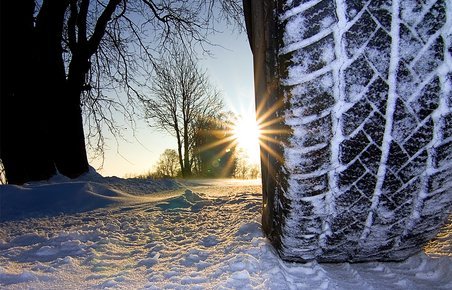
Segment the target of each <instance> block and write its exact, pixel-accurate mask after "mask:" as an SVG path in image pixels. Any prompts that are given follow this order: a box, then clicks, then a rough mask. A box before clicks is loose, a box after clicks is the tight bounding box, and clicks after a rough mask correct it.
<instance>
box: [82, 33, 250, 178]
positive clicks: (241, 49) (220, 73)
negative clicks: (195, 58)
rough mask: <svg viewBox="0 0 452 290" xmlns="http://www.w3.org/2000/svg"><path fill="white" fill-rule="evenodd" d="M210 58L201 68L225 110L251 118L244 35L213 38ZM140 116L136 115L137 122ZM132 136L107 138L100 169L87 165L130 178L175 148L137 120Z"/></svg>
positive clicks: (94, 162) (93, 162) (129, 132)
mask: <svg viewBox="0 0 452 290" xmlns="http://www.w3.org/2000/svg"><path fill="white" fill-rule="evenodd" d="M209 40H210V42H212V43H214V44H216V46H212V47H211V48H210V52H211V53H212V54H213V55H212V56H205V57H203V59H202V60H201V61H200V63H199V66H200V67H201V69H206V70H207V71H208V74H209V77H210V81H211V83H212V84H213V85H214V86H215V87H216V88H218V89H219V90H221V91H222V96H223V100H224V102H225V105H226V110H231V111H233V112H235V113H236V114H238V115H242V116H244V117H247V118H249V119H254V118H255V117H254V108H255V107H254V83H253V62H252V53H251V49H250V46H249V43H248V38H247V36H246V32H241V33H239V32H232V31H226V32H222V33H218V34H216V35H214V36H212V37H211V38H210V39H209ZM138 117H139V116H137V119H139V118H138ZM137 125H138V126H137V130H136V133H135V136H134V135H133V133H132V130H130V129H128V130H126V131H125V132H123V133H124V135H125V136H126V139H127V141H123V140H119V142H117V141H116V140H114V139H113V138H109V141H108V142H107V148H106V150H105V159H104V164H103V168H99V166H100V164H101V160H100V159H95V160H91V161H90V164H91V165H92V166H93V167H94V168H96V169H98V171H99V173H101V174H102V175H104V176H118V177H125V176H133V175H137V174H143V173H146V172H148V171H149V170H152V169H153V166H154V164H155V163H156V162H157V160H158V158H159V156H160V154H161V153H163V151H164V150H165V149H168V148H170V149H176V143H175V139H174V138H173V137H172V136H170V135H169V134H168V133H164V132H160V131H157V130H155V129H153V128H150V127H149V126H148V125H147V124H146V123H145V122H144V121H141V120H137ZM258 151H259V150H258V148H256V150H253V151H252V154H253V156H251V157H252V159H254V160H256V159H257V158H258V155H259V152H258Z"/></svg>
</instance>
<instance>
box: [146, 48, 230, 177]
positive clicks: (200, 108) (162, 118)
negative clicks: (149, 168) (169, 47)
mask: <svg viewBox="0 0 452 290" xmlns="http://www.w3.org/2000/svg"><path fill="white" fill-rule="evenodd" d="M151 92H152V95H151V97H150V98H147V99H143V103H144V105H145V110H146V118H147V119H148V120H149V121H150V125H151V126H152V127H155V128H158V129H161V130H164V131H166V132H168V133H170V134H171V135H173V136H175V137H176V140H177V150H178V156H179V163H180V167H181V171H182V176H184V177H187V176H190V175H191V169H192V164H193V158H192V156H191V154H190V152H191V151H192V150H191V149H192V148H193V140H194V138H193V135H194V133H195V129H196V127H195V122H196V121H197V120H198V119H200V118H208V117H212V116H214V115H215V114H216V113H217V112H219V111H221V110H222V108H223V103H222V101H221V99H220V94H219V92H218V91H217V90H215V89H214V88H213V87H212V86H211V85H210V83H209V79H208V77H207V73H206V71H201V70H200V69H199V68H198V66H197V65H196V63H195V62H194V61H193V59H192V58H191V57H190V56H189V55H188V54H187V53H186V52H185V51H184V50H178V51H173V52H172V53H171V55H170V57H167V58H165V59H163V60H162V61H160V62H159V64H158V65H157V66H156V70H155V77H154V79H153V82H152V87H151Z"/></svg>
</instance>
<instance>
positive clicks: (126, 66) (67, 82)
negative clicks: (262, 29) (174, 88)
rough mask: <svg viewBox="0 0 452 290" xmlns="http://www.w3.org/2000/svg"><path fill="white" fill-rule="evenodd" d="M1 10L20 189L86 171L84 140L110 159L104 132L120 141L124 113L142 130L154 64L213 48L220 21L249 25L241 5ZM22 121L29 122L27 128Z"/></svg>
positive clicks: (200, 1)
mask: <svg viewBox="0 0 452 290" xmlns="http://www.w3.org/2000/svg"><path fill="white" fill-rule="evenodd" d="M0 5H1V8H2V9H0V12H1V16H2V17H0V22H1V25H0V28H1V33H0V37H1V40H2V41H1V42H2V50H1V62H2V71H5V72H7V73H2V74H1V76H2V84H7V85H6V86H3V85H2V93H1V94H0V101H1V103H2V106H1V108H0V109H1V114H0V115H1V119H2V122H1V126H0V135H1V136H0V137H1V138H0V141H1V146H0V158H1V159H2V161H3V165H4V167H5V172H6V175H7V179H8V181H9V182H11V183H18V184H20V183H23V182H26V181H30V180H40V179H46V178H49V177H50V176H51V175H53V174H54V173H55V172H56V170H58V171H59V172H60V173H62V174H64V175H67V176H69V177H77V176H79V175H80V174H82V173H84V172H86V171H88V160H87V153H86V144H85V136H87V137H88V138H87V140H88V146H90V147H92V148H93V149H99V150H98V152H99V153H100V155H101V156H103V147H104V133H105V131H106V130H109V131H110V132H111V133H112V134H113V135H114V136H120V135H121V128H118V125H117V123H116V122H115V118H114V116H115V115H116V116H117V111H119V113H122V114H123V115H124V117H125V120H127V121H129V122H130V124H131V125H132V126H133V125H134V115H135V114H134V108H135V107H136V104H137V100H138V99H140V98H141V97H142V96H143V95H144V94H145V91H146V88H147V82H148V76H149V75H151V74H150V73H149V72H151V71H152V68H153V67H154V62H155V59H158V58H159V57H160V55H161V54H162V53H165V52H166V51H168V50H170V49H171V48H172V47H173V46H175V45H177V46H179V45H180V46H181V47H184V49H186V50H187V51H191V52H194V51H195V48H194V47H195V46H196V44H199V45H201V47H204V49H205V48H206V46H205V44H206V43H207V41H206V39H207V36H208V35H209V34H210V33H213V32H215V22H216V20H218V19H220V18H223V19H226V21H228V22H234V23H238V21H240V20H241V16H242V8H241V1H240V0H193V1H183V0H174V1H173V0H171V1H169V0H128V1H127V0H97V1H92V0H61V1H52V0H40V1H38V0H36V1H34V0H24V1H20V2H19V1H1V3H0ZM3 44H6V46H5V49H3V48H4V47H3ZM30 47H32V48H33V49H32V50H31V49H30ZM23 83H25V84H26V85H23ZM3 87H4V88H3ZM23 100H25V102H24V101H23ZM16 119H17V120H20V121H23V120H24V119H25V121H24V122H23V125H21V126H20V128H16V127H15V126H17V124H18V122H15V120H16ZM83 122H85V123H83ZM84 124H85V128H86V127H87V128H88V132H87V134H85V132H84ZM38 132H39V133H38ZM31 143H33V146H29V144H31Z"/></svg>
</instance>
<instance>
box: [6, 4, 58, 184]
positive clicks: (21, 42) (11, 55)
mask: <svg viewBox="0 0 452 290" xmlns="http://www.w3.org/2000/svg"><path fill="white" fill-rule="evenodd" d="M33 10H34V1H30V0H29V1H1V7H0V11H1V17H0V19H1V33H0V35H1V44H2V49H1V97H0V98H1V106H0V108H1V114H0V115H1V122H0V124H1V125H0V132H1V133H0V158H1V159H2V162H3V165H4V168H5V174H6V178H7V180H8V182H9V183H11V184H22V183H24V182H27V181H33V180H42V179H47V178H49V177H50V176H52V175H53V174H54V173H55V167H54V164H53V161H52V158H51V156H50V148H49V144H48V130H47V129H46V124H47V122H46V116H47V113H46V110H47V109H48V107H49V103H48V102H47V100H46V99H42V98H41V95H40V94H39V93H37V92H39V91H40V89H39V88H38V87H37V85H38V84H39V80H37V79H36V76H38V75H45V71H41V72H39V74H36V71H35V69H34V68H35V64H36V58H35V57H34V56H35V55H34V54H33V52H34V51H32V52H30V47H34V45H33Z"/></svg>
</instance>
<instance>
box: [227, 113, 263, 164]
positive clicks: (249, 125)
mask: <svg viewBox="0 0 452 290" xmlns="http://www.w3.org/2000/svg"><path fill="white" fill-rule="evenodd" d="M232 132H233V137H234V139H235V140H236V141H237V146H238V148H239V149H242V150H244V152H245V153H246V155H247V156H248V157H249V159H250V161H251V162H253V163H259V139H260V137H261V129H260V127H259V125H258V124H257V122H256V120H255V119H254V118H252V117H240V118H239V119H238V120H237V122H236V124H235V125H234V127H233V128H232Z"/></svg>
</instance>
